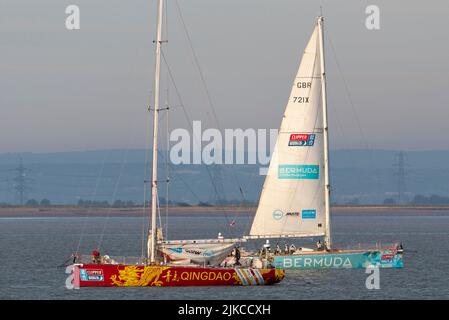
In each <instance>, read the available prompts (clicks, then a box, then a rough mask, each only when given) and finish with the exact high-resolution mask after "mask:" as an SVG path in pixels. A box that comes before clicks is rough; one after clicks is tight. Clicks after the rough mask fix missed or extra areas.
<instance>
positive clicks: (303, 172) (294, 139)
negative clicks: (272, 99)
mask: <svg viewBox="0 0 449 320" xmlns="http://www.w3.org/2000/svg"><path fill="white" fill-rule="evenodd" d="M321 21H322V20H318V22H317V24H316V27H315V29H314V31H313V33H312V36H311V37H310V40H309V43H308V44H307V47H306V49H305V50H304V53H303V55H302V59H301V63H300V66H299V70H298V73H297V75H296V77H295V80H294V82H293V87H292V90H291V94H290V98H289V100H288V103H287V107H286V109H285V113H284V117H283V119H282V123H281V127H280V131H279V135H278V138H277V141H276V146H275V149H274V152H273V155H272V159H271V162H270V167H269V170H268V174H267V177H266V179H265V183H264V186H263V189H262V194H261V197H260V201H259V207H258V208H257V212H256V216H255V218H254V221H253V225H252V227H251V231H250V234H249V238H252V237H261V238H268V237H306V236H321V235H325V229H326V203H325V185H324V184H325V168H324V165H325V164H324V158H325V157H324V148H325V145H324V138H323V108H322V101H323V99H322V79H323V76H324V75H323V74H322V72H321V61H320V58H321V57H320V51H321V50H320V46H321V45H322V44H321V41H320V36H321V35H320V25H319V24H320V22H321Z"/></svg>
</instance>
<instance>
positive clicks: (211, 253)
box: [158, 243, 235, 266]
mask: <svg viewBox="0 0 449 320" xmlns="http://www.w3.org/2000/svg"><path fill="white" fill-rule="evenodd" d="M234 247H235V244H233V243H230V244H229V243H215V244H204V243H203V244H178V245H176V244H173V245H169V244H161V245H159V248H158V249H159V250H160V251H161V252H162V253H163V255H164V256H165V257H166V258H167V259H168V260H169V261H171V262H177V261H179V262H182V263H186V262H188V263H194V264H199V265H204V264H205V265H212V266H216V265H219V264H220V263H221V262H222V261H223V260H224V259H225V258H226V257H227V256H228V255H229V254H230V253H231V251H232V250H233V249H234Z"/></svg>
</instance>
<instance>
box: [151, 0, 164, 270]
mask: <svg viewBox="0 0 449 320" xmlns="http://www.w3.org/2000/svg"><path fill="white" fill-rule="evenodd" d="M163 5H164V1H163V0H158V7H157V12H158V14H157V27H156V41H155V43H156V59H155V67H154V104H153V108H154V118H153V176H152V179H151V234H150V236H151V242H150V243H151V247H150V248H149V256H150V257H149V258H150V262H155V261H156V241H157V236H156V233H157V229H156V216H157V154H158V153H157V139H158V137H157V136H158V125H159V122H158V115H159V110H160V109H159V90H160V89H159V82H160V73H161V43H162V39H161V35H162V13H163Z"/></svg>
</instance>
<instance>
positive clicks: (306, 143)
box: [288, 133, 316, 147]
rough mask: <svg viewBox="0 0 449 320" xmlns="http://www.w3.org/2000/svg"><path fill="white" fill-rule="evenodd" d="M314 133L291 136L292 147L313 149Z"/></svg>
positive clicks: (290, 143) (289, 143)
mask: <svg viewBox="0 0 449 320" xmlns="http://www.w3.org/2000/svg"><path fill="white" fill-rule="evenodd" d="M315 136H316V135H315V134H314V133H293V134H291V135H290V140H289V141H288V145H289V146H290V147H311V146H313V144H314V143H315Z"/></svg>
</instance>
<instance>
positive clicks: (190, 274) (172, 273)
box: [75, 264, 284, 287]
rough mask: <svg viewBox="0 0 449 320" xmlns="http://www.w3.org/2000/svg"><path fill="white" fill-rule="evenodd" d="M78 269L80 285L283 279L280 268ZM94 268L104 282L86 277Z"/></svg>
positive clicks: (200, 283) (253, 282)
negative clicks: (84, 275)
mask: <svg viewBox="0 0 449 320" xmlns="http://www.w3.org/2000/svg"><path fill="white" fill-rule="evenodd" d="M76 268H77V269H79V275H80V279H79V280H80V282H79V283H80V287H85V286H88V287H102V286H114V287H146V286H157V287H160V286H164V287H165V286H214V285H243V286H245V285H269V284H274V283H277V282H279V281H281V280H282V279H283V278H284V272H283V271H282V270H277V269H255V268H215V267H210V268H208V267H203V268H201V267H182V266H179V267H173V266H140V265H109V264H101V265H91V264H89V265H83V266H76ZM93 268H96V269H95V270H96V271H101V274H102V275H103V276H104V277H103V279H104V281H101V282H99V281H92V280H85V279H86V278H83V276H82V274H87V273H88V271H92V269H93ZM75 280H77V279H75Z"/></svg>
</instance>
